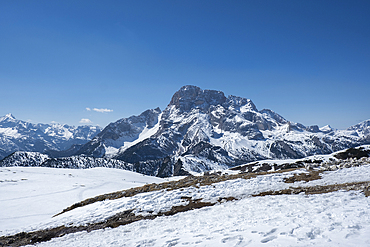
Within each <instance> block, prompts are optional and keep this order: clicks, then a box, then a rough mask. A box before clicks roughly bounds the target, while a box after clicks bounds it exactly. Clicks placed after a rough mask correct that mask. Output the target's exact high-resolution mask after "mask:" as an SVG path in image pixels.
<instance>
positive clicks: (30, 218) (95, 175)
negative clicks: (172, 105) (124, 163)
mask: <svg viewBox="0 0 370 247" xmlns="http://www.w3.org/2000/svg"><path fill="white" fill-rule="evenodd" d="M165 181H166V180H164V179H161V178H156V177H148V176H144V175H142V174H138V173H134V172H130V171H125V170H118V169H109V168H94V169H84V170H81V169H80V170H77V169H62V168H59V169H56V168H45V167H0V198H1V200H0V208H1V210H0V235H4V234H5V233H6V232H7V231H10V230H12V229H22V228H23V227H26V226H27V225H30V224H35V223H37V222H41V221H44V220H48V219H50V218H51V217H52V216H53V215H55V214H57V213H59V212H60V211H61V210H62V209H64V208H66V207H67V206H69V205H71V204H73V203H76V202H78V201H81V200H84V199H86V198H89V197H93V196H97V195H99V194H104V193H109V192H113V191H117V190H122V189H128V188H131V187H138V186H142V185H145V184H147V183H160V182H165ZM0 245H1V244H0Z"/></svg>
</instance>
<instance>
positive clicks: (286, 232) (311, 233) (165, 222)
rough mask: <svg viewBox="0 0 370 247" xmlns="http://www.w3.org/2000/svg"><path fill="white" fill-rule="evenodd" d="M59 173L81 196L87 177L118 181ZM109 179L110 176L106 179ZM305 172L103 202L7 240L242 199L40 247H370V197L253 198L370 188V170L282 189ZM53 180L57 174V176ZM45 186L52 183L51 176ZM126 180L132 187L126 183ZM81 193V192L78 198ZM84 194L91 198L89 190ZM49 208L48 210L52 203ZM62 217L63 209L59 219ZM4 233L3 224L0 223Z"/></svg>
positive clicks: (326, 174) (26, 204) (343, 194)
mask: <svg viewBox="0 0 370 247" xmlns="http://www.w3.org/2000/svg"><path fill="white" fill-rule="evenodd" d="M15 168H17V169H18V170H16V169H15ZM12 169H13V170H10V169H9V168H2V170H1V171H2V172H0V174H2V173H4V172H5V173H4V174H6V173H8V175H9V178H11V179H14V180H15V179H16V177H12V176H15V175H16V174H20V175H19V176H18V179H21V177H23V176H22V175H23V174H22V172H21V170H22V169H24V168H20V167H14V168H12ZM31 169H35V168H31ZM42 169H45V173H46V174H47V173H48V172H47V170H48V169H50V168H42ZM54 170H64V173H65V174H63V175H64V177H63V176H61V174H59V175H60V176H61V177H63V179H62V178H61V181H62V180H68V179H74V178H75V179H76V180H75V181H73V183H76V185H77V186H78V187H77V188H78V189H81V188H80V187H81V184H82V183H84V184H88V183H87V182H83V181H81V180H82V178H83V177H84V176H82V174H84V172H88V171H98V175H97V174H96V175H97V177H104V178H105V179H106V181H107V180H108V181H113V180H114V179H113V178H114V177H115V176H114V175H113V174H111V173H110V171H109V170H108V169H101V168H99V169H97V168H94V169H87V170H67V169H54ZM112 170H113V169H112ZM30 171H32V170H30ZM34 171H35V170H34ZM40 171H43V170H40ZM73 171H79V172H80V173H76V174H75V173H73V174H72V175H73V176H74V177H70V176H69V173H71V172H73ZM102 171H107V174H104V173H103V172H102ZM115 171H117V170H115ZM13 172H16V173H13ZM36 172H38V171H36ZM122 172H125V171H122ZM301 172H307V171H306V170H304V169H301V170H295V171H291V172H285V173H275V174H268V175H259V176H257V177H255V178H252V179H248V180H245V179H235V180H228V181H223V182H219V183H214V184H212V185H207V186H197V187H188V188H182V189H177V190H170V191H167V190H161V191H153V192H147V193H141V194H137V195H135V196H133V197H124V198H120V199H116V200H107V201H101V202H96V203H93V204H90V205H87V206H84V207H80V208H76V209H74V210H72V211H69V212H66V213H64V214H61V215H59V216H57V217H54V218H50V216H49V219H46V220H45V219H42V220H43V222H41V221H40V220H38V221H36V222H35V224H33V225H32V226H29V225H28V223H29V222H27V224H24V225H22V227H18V228H16V227H5V229H4V230H3V232H2V235H4V234H12V233H15V232H19V231H22V230H26V231H31V230H37V229H45V228H50V227H56V226H61V225H67V226H78V225H84V224H87V223H93V222H101V221H103V220H105V219H107V218H109V217H110V216H113V215H115V214H117V213H120V212H123V211H125V210H131V209H133V210H134V211H133V212H134V213H135V214H137V215H149V214H151V213H152V214H157V213H158V212H165V211H168V210H170V209H171V207H172V206H179V205H186V204H187V203H188V202H187V201H186V200H183V199H181V197H191V198H192V199H202V201H204V202H217V200H218V199H219V198H222V197H235V198H237V199H238V200H236V201H230V202H223V203H217V204H216V205H215V206H211V207H205V208H202V209H197V210H192V211H188V212H184V213H178V214H176V215H174V216H166V217H164V216H162V217H157V218H156V219H154V220H143V221H139V222H135V223H131V224H128V225H125V226H120V227H118V228H114V229H110V228H107V229H103V230H98V231H93V232H90V233H87V232H80V233H74V234H69V235H66V236H63V237H61V238H55V239H52V240H51V241H49V242H45V243H40V244H37V246H370V197H365V195H364V193H362V192H360V191H348V192H347V191H337V192H332V193H326V194H317V195H304V194H299V195H279V196H263V197H251V195H254V194H258V193H260V192H264V191H269V190H281V189H285V188H288V187H298V186H314V185H328V184H340V183H350V182H361V181H370V164H367V165H363V166H359V167H351V168H344V169H340V170H336V171H330V172H329V171H328V172H324V173H323V175H322V178H321V179H319V180H313V181H310V182H295V183H294V184H287V183H284V182H283V179H284V178H286V177H289V176H292V175H293V174H294V173H301ZM49 173H53V174H54V173H55V172H54V171H53V172H49ZM40 174H41V173H40V172H38V175H37V176H41V175H40ZM130 174H132V176H133V178H134V179H139V178H142V179H143V180H140V181H142V183H144V182H147V183H151V181H150V180H148V177H145V176H143V175H140V174H134V173H130ZM1 176H2V175H1ZM85 176H86V177H88V176H87V175H85ZM112 177H113V178H112ZM117 177H120V175H117ZM44 178H45V179H46V180H48V179H47V176H45V177H44ZM95 178H96V177H95ZM120 178H121V179H122V177H120ZM125 178H126V179H127V176H126V177H125ZM80 179H81V180H80ZM153 179H157V178H153ZM158 180H159V179H158ZM134 181H135V180H134ZM22 182H27V180H25V181H22V180H21V181H18V182H13V183H15V184H21V183H22ZM49 182H50V181H49ZM138 182H139V181H138ZM154 182H155V181H154ZM11 183H12V182H7V183H5V184H8V185H7V186H8V188H10V187H11V186H12V185H11ZM131 183H132V181H131ZM32 184H33V183H30V186H29V190H31V191H32V189H35V188H36V189H41V188H40V187H39V185H37V186H33V187H32ZM55 184H58V181H55V182H54V185H55ZM0 186H3V183H0ZM15 186H16V185H15ZM128 187H129V186H128ZM0 188H2V187H0ZM77 188H76V189H75V190H78V189H77ZM99 188H101V186H97V190H98V189H99ZM42 189H45V188H42ZM72 190H73V188H72ZM91 190H92V191H91V195H92V194H94V193H95V192H97V191H95V190H94V188H93V187H91ZM0 192H1V195H0V196H1V198H6V196H8V197H11V196H12V195H13V196H14V193H12V192H11V191H9V189H3V188H2V190H0ZM82 192H86V191H83V190H82ZM17 193H18V194H19V197H17V198H26V197H27V196H26V195H22V194H21V193H27V192H26V191H25V192H22V191H19V192H17ZM95 194H96V193H95ZM50 196H51V199H53V198H54V199H56V198H58V197H59V198H60V199H65V197H66V196H65V194H63V193H59V194H58V193H55V194H51V195H50ZM86 196H87V194H86ZM46 199H48V198H46ZM24 200H25V201H23V203H24V204H23V205H21V206H23V207H29V206H32V205H36V204H37V196H35V195H34V196H33V195H31V196H30V197H28V199H24ZM5 201H6V200H5ZM49 201H51V200H50V199H49ZM39 203H40V202H39ZM44 203H46V204H47V202H44ZM1 204H4V202H3V200H1V202H0V207H1V208H3V206H2V205H1ZM13 205H14V203H13ZM66 206H69V205H66ZM4 208H5V209H7V208H8V210H10V212H13V213H15V212H16V209H13V208H9V206H8V207H4ZM59 208H65V207H59ZM60 211H61V210H60V209H59V210H58V212H60ZM54 213H57V212H53V214H54ZM5 215H8V214H7V212H4V213H3V212H2V215H1V219H3V218H5ZM10 223H11V221H10V220H9V221H7V224H10ZM0 225H1V226H2V225H4V224H3V223H0Z"/></svg>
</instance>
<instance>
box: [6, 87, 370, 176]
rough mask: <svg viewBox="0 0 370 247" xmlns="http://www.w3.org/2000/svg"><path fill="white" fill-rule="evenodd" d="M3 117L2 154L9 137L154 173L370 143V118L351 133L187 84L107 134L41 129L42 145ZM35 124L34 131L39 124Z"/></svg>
mask: <svg viewBox="0 0 370 247" xmlns="http://www.w3.org/2000/svg"><path fill="white" fill-rule="evenodd" d="M6 119H12V120H6ZM0 120H1V121H0V128H1V129H0V134H1V137H0V138H1V140H2V143H0V149H1V150H4V154H3V155H5V154H6V152H9V150H11V148H8V147H9V145H7V143H6V142H4V141H3V139H4V135H5V134H7V136H11V137H12V142H13V143H16V144H17V145H16V146H17V149H16V150H23V151H38V152H43V153H48V154H49V155H50V156H52V157H61V156H74V157H75V158H76V157H79V156H80V157H94V158H105V159H108V158H110V159H114V160H120V161H123V162H124V163H125V164H126V165H127V164H131V165H128V167H131V168H130V169H131V170H134V171H137V172H141V173H144V174H148V175H155V176H171V175H178V174H188V173H189V172H202V171H207V170H214V169H226V168H229V167H233V166H237V165H241V164H245V163H248V162H251V161H256V160H264V159H288V158H294V159H296V158H303V157H306V156H310V155H315V154H329V153H332V152H335V151H339V150H342V149H346V148H350V147H355V146H359V145H364V144H370V120H367V121H364V122H362V123H359V124H357V125H354V126H351V127H349V128H348V129H346V130H335V129H332V128H331V127H330V126H325V127H322V128H319V127H318V126H304V125H302V124H299V123H293V122H290V121H288V120H286V119H285V118H283V117H282V116H280V115H279V114H277V113H275V112H273V111H272V110H269V109H263V110H258V109H257V107H256V106H255V105H254V104H253V102H252V101H251V100H250V99H246V98H241V97H237V96H228V97H226V96H225V95H224V93H223V92H221V91H215V90H202V89H200V88H199V87H196V86H184V87H182V88H181V89H180V90H179V91H177V92H176V93H175V94H174V95H173V97H172V99H171V101H170V103H169V105H168V106H167V107H166V109H165V110H164V111H161V110H160V109H159V108H156V109H152V110H147V111H145V112H143V113H142V114H140V115H139V116H132V117H129V118H123V119H120V120H118V121H117V122H114V123H111V124H109V125H108V126H106V127H105V128H104V129H103V130H102V131H101V132H100V129H99V128H97V127H88V126H84V127H77V128H75V127H68V126H65V127H64V126H60V125H58V126H55V127H51V126H49V127H44V128H41V129H42V131H39V132H40V134H41V133H44V134H43V135H44V136H43V138H42V139H41V141H40V143H41V144H40V145H39V146H37V148H38V150H36V149H37V148H36V147H35V145H36V144H35V143H38V142H36V140H38V139H37V138H36V137H38V135H35V134H33V133H34V132H35V131H34V130H33V131H31V130H28V129H29V128H26V127H24V129H25V130H24V131H23V132H20V131H19V128H20V127H16V128H14V127H6V125H4V124H3V122H4V121H8V122H14V121H15V122H17V121H19V120H15V119H14V118H12V117H11V116H9V115H7V116H6V117H3V118H1V119H0ZM19 122H21V121H19ZM22 123H25V122H22ZM28 124H29V123H28ZM3 126H5V127H3ZM17 126H19V124H18V125H17ZM29 126H31V125H30V124H29ZM35 126H39V125H35ZM35 126H34V127H30V129H37V128H36V127H35ZM40 126H41V125H40ZM48 128H50V130H49V129H48ZM78 128H81V129H79V131H77V130H78ZM94 128H95V129H94ZM46 130H47V131H46ZM73 130H75V131H73ZM83 130H84V131H83ZM17 133H21V134H17ZM75 133H80V135H77V134H75ZM31 134H33V135H32V138H31ZM45 135H47V136H45ZM68 137H69V138H68ZM22 138H23V139H22ZM54 138H55V141H53V140H54ZM91 138H92V139H91ZM90 139H91V140H90ZM4 140H5V139H4ZM6 140H7V139H6ZM46 140H47V141H46ZM67 141H69V142H67ZM82 143H83V145H81V146H72V147H71V145H72V144H82ZM21 144H22V145H21ZM32 144H33V145H32ZM57 144H58V145H57ZM10 146H11V145H10ZM63 147H64V149H63ZM32 148H33V149H32ZM67 148H70V149H69V150H66V149H67ZM14 149H15V148H13V150H14ZM48 150H54V151H53V152H50V151H48ZM60 151H62V152H60Z"/></svg>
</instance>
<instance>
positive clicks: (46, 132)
mask: <svg viewBox="0 0 370 247" xmlns="http://www.w3.org/2000/svg"><path fill="white" fill-rule="evenodd" d="M100 131H101V127H99V126H78V127H75V126H69V125H66V124H65V125H61V124H32V123H29V122H26V121H22V120H18V119H16V118H15V117H14V116H13V115H12V114H7V115H5V116H3V117H0V159H2V158H4V157H5V156H7V155H9V154H11V153H13V152H15V151H32V152H41V153H44V152H48V151H54V154H56V155H57V152H56V151H62V150H66V149H69V148H71V147H73V145H81V144H85V143H86V142H88V141H90V140H91V139H92V138H93V137H94V136H95V135H96V134H98V133H99V132H100Z"/></svg>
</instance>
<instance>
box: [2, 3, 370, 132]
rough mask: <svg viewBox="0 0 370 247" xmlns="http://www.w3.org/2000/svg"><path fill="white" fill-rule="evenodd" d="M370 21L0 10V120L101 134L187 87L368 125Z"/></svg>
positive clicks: (347, 15) (195, 12)
mask: <svg viewBox="0 0 370 247" xmlns="http://www.w3.org/2000/svg"><path fill="white" fill-rule="evenodd" d="M369 13H370V1H368V0H365V1H361V0H357V1H349V0H348V1H341V0H332V1H325V0H317V1H311V0H310V1H296V0H292V1H288V0H283V1H276V0H271V1H264V0H260V1H247V0H240V1H236V0H235V1H226V0H225V1H217V0H210V1H206V0H202V1H192V0H186V1H185V0H183V1H176V0H168V1H155V0H150V1H142V0H140V1H123V0H117V1H109V0H104V1H92V0H86V1H84V0H80V1H74V0H73V1H72V0H63V1H59V0H52V1H50V0H46V1H39V0H33V1H26V0H18V1H13V0H0V90H1V97H0V116H3V115H5V114H7V113H12V114H13V115H14V116H15V117H16V118H18V119H22V120H29V121H31V122H33V123H39V122H41V123H50V122H52V121H55V122H59V123H67V124H70V125H80V124H81V123H80V121H81V119H89V120H90V121H91V122H92V123H91V124H92V125H97V124H98V125H100V126H105V125H107V124H108V123H110V122H113V121H116V120H118V119H120V118H123V117H129V116H131V115H138V114H140V113H141V112H142V111H144V110H146V109H150V108H156V107H160V108H161V109H164V108H165V107H166V106H167V104H168V103H169V101H170V99H171V97H172V95H173V93H174V92H176V91H177V90H178V89H179V88H180V87H181V86H183V85H189V84H190V85H196V86H199V87H201V88H203V89H215V90H220V91H223V92H224V93H225V94H226V95H230V94H231V95H237V96H242V97H245V98H250V99H252V101H253V102H254V103H255V104H256V106H257V108H258V109H263V108H269V109H272V110H273V111H275V112H277V113H279V114H281V115H282V116H283V117H285V118H286V119H288V120H290V121H293V122H299V123H302V124H304V125H314V124H317V125H319V126H323V125H326V124H330V125H331V126H332V127H334V128H339V129H344V128H346V127H349V126H350V125H353V124H356V123H358V122H360V121H363V120H366V119H369V118H370V14H369ZM86 108H90V111H89V110H88V109H86ZM94 108H96V109H108V110H112V111H110V112H98V111H94V110H93V109H94ZM86 121H87V120H85V122H86Z"/></svg>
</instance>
